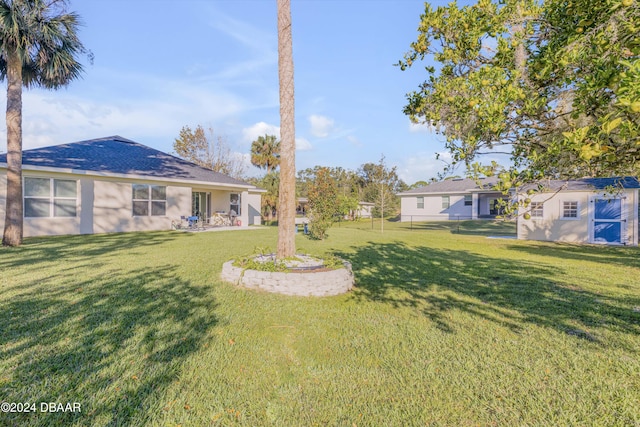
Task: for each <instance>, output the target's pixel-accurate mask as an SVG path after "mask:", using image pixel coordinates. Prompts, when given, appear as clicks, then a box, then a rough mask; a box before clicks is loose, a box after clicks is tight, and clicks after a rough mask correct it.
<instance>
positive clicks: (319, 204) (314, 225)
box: [308, 168, 340, 240]
mask: <svg viewBox="0 0 640 427" xmlns="http://www.w3.org/2000/svg"><path fill="white" fill-rule="evenodd" d="M308 200H309V202H308V203H309V211H310V217H311V223H310V226H309V233H310V234H311V237H313V238H314V239H320V240H322V239H324V238H325V237H327V230H328V229H329V227H331V224H333V222H334V221H335V218H336V215H338V214H339V213H340V201H339V198H338V186H337V185H336V181H335V180H334V179H333V178H332V177H331V174H330V171H329V169H327V168H320V169H318V171H317V173H316V179H315V181H314V182H312V183H311V185H310V186H309V193H308Z"/></svg>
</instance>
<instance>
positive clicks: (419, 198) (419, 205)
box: [416, 196, 424, 209]
mask: <svg viewBox="0 0 640 427" xmlns="http://www.w3.org/2000/svg"><path fill="white" fill-rule="evenodd" d="M416 209H424V196H417V197H416Z"/></svg>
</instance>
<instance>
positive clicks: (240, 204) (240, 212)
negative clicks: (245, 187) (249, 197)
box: [229, 193, 242, 216]
mask: <svg viewBox="0 0 640 427" xmlns="http://www.w3.org/2000/svg"><path fill="white" fill-rule="evenodd" d="M233 196H237V197H238V203H231V199H232V198H233ZM234 206H237V207H238V209H237V210H236V209H234V208H233V207H234ZM232 210H233V211H234V212H235V213H236V215H237V216H240V215H242V193H230V194H229V213H231V211H232Z"/></svg>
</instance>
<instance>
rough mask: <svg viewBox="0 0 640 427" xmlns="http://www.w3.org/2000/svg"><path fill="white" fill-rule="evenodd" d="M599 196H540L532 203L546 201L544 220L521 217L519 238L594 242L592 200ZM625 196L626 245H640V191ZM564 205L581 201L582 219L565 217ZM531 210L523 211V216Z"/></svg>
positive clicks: (534, 197) (573, 193) (587, 193)
mask: <svg viewBox="0 0 640 427" xmlns="http://www.w3.org/2000/svg"><path fill="white" fill-rule="evenodd" d="M596 194H598V193H594V192H588V191H574V192H561V193H558V194H556V195H552V194H536V195H534V196H532V197H531V201H532V202H543V203H544V208H543V217H542V218H530V219H524V218H523V216H520V217H519V218H518V239H525V240H542V241H556V242H568V243H593V237H592V234H593V233H592V225H591V223H592V219H593V212H592V209H593V207H592V203H591V202H590V198H592V197H593V196H595V195H596ZM620 196H621V197H623V199H622V204H623V214H624V213H626V221H625V222H623V223H622V234H623V237H622V239H623V242H626V243H627V244H629V245H637V244H638V191H637V190H626V191H623V192H622V193H621V195H620ZM564 202H578V218H562V210H563V203H564ZM527 211H529V209H523V210H522V213H524V212H527Z"/></svg>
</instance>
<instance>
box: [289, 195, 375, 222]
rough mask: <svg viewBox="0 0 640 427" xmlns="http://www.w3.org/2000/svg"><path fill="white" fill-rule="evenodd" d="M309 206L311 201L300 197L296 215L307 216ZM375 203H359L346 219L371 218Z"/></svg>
mask: <svg viewBox="0 0 640 427" xmlns="http://www.w3.org/2000/svg"><path fill="white" fill-rule="evenodd" d="M308 205H309V199H308V198H307V197H298V199H297V207H296V215H302V216H306V215H307V209H308V207H309V206H308ZM375 205H376V204H375V203H371V202H362V201H360V202H358V208H357V209H355V210H352V211H351V212H350V213H349V215H345V216H344V219H352V218H354V219H357V218H371V215H372V211H373V207H374V206H375Z"/></svg>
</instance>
